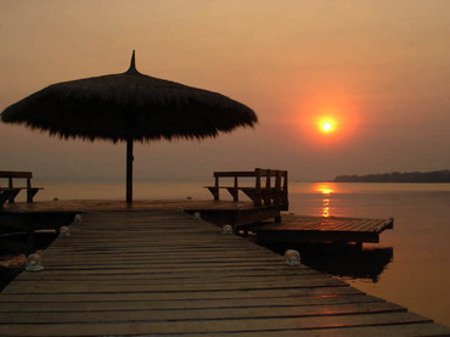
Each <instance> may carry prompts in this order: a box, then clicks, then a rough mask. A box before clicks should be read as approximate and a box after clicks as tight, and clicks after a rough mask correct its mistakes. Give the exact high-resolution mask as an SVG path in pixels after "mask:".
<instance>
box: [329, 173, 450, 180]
mask: <svg viewBox="0 0 450 337" xmlns="http://www.w3.org/2000/svg"><path fill="white" fill-rule="evenodd" d="M331 182H335V183H341V182H342V183H450V170H440V171H430V172H391V173H378V174H367V175H360V176H359V175H341V176H337V177H336V178H334V179H333V180H331Z"/></svg>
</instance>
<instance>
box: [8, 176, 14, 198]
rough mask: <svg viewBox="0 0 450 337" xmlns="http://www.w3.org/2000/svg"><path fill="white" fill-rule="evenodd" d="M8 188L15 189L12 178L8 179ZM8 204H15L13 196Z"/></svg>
mask: <svg viewBox="0 0 450 337" xmlns="http://www.w3.org/2000/svg"><path fill="white" fill-rule="evenodd" d="M8 187H9V188H13V187H14V186H13V178H12V177H9V178H8ZM8 202H9V203H10V204H12V203H14V197H13V196H11V197H10V198H9V199H8Z"/></svg>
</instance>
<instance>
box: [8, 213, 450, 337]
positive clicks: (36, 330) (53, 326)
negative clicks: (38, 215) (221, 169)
mask: <svg viewBox="0 0 450 337" xmlns="http://www.w3.org/2000/svg"><path fill="white" fill-rule="evenodd" d="M83 219H84V221H83V223H82V224H79V225H74V226H71V236H69V237H61V238H58V239H57V240H56V241H55V242H54V243H53V244H52V245H51V246H50V247H49V248H48V249H47V250H46V251H45V252H44V254H43V261H44V265H45V270H43V271H41V272H24V273H22V274H21V275H19V276H18V277H17V279H16V280H14V281H13V282H12V283H11V284H9V285H8V286H7V287H6V288H5V289H4V291H3V292H2V293H0V312H1V315H0V336H8V337H10V336H129V335H136V336H177V335H180V336H199V335H203V336H228V335H230V336H237V337H250V336H252V337H253V336H262V337H267V336H277V337H292V336H305V337H308V336H323V337H325V336H330V337H331V336H352V337H356V336H364V337H366V336H383V337H388V336H450V329H449V328H447V327H444V326H441V325H437V324H434V323H432V321H431V320H429V319H427V318H424V317H421V316H419V315H416V314H414V313H411V312H408V311H407V310H406V309H405V308H403V307H401V306H399V305H396V304H393V303H389V302H386V301H384V300H382V299H379V298H375V297H372V296H368V295H366V294H364V293H362V292H360V291H358V290H356V289H355V288H353V287H350V286H349V285H348V284H347V283H345V282H343V281H340V280H338V279H337V278H334V277H332V276H329V275H324V274H321V273H319V272H317V271H315V270H313V269H310V268H308V267H306V266H304V265H300V266H288V265H285V264H284V261H283V258H282V257H281V256H278V255H276V254H274V253H273V252H271V251H269V250H267V249H265V248H263V247H260V246H257V245H255V244H253V243H251V242H249V241H247V240H246V239H245V238H242V237H238V236H234V235H226V234H222V232H221V229H220V228H219V227H216V226H213V225H210V224H209V223H206V222H204V221H202V220H199V219H196V218H194V217H193V216H191V215H189V214H186V213H184V212H182V211H178V210H167V211H157V210H153V211H140V212H131V211H121V212H117V211H115V212H90V213H87V214H84V215H83Z"/></svg>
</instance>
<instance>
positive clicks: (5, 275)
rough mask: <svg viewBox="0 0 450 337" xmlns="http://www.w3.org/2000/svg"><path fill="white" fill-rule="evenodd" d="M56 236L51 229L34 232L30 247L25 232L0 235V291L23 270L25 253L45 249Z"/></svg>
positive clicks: (25, 261) (25, 260)
mask: <svg viewBox="0 0 450 337" xmlns="http://www.w3.org/2000/svg"><path fill="white" fill-rule="evenodd" d="M57 236H58V234H57V233H56V232H51V231H47V232H39V233H35V234H34V237H35V238H34V245H33V247H32V249H30V248H29V245H28V240H29V238H28V235H27V234H24V233H18V234H11V235H0V291H2V290H3V289H4V288H5V287H6V286H7V285H8V284H9V283H10V282H11V281H12V280H14V278H15V277H16V276H17V275H19V274H20V273H21V272H22V271H23V270H24V268H25V266H26V263H27V259H26V256H27V254H30V253H33V252H35V251H38V250H44V249H47V247H48V246H50V244H51V243H52V242H53V240H54V239H55V238H56V237H57Z"/></svg>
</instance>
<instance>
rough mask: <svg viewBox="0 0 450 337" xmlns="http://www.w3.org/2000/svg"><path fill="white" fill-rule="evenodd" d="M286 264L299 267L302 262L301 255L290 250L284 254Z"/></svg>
mask: <svg viewBox="0 0 450 337" xmlns="http://www.w3.org/2000/svg"><path fill="white" fill-rule="evenodd" d="M284 259H285V260H284V263H285V264H287V265H290V266H298V265H299V264H300V263H301V261H300V253H299V252H298V251H297V250H294V249H288V250H287V251H286V252H285V253H284Z"/></svg>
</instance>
